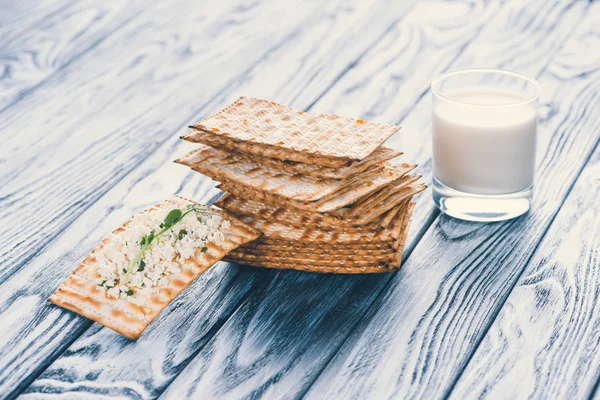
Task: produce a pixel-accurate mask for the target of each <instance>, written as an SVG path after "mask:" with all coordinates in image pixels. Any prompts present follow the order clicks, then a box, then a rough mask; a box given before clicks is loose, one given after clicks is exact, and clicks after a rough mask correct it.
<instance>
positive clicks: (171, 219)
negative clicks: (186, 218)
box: [163, 208, 183, 228]
mask: <svg viewBox="0 0 600 400" xmlns="http://www.w3.org/2000/svg"><path fill="white" fill-rule="evenodd" d="M182 214H183V213H182V212H181V210H180V209H179V208H174V209H173V210H171V211H170V212H169V213H168V214H167V216H166V217H165V222H163V223H164V224H165V228H170V227H172V226H173V225H175V224H176V223H177V221H179V219H180V218H181V215H182Z"/></svg>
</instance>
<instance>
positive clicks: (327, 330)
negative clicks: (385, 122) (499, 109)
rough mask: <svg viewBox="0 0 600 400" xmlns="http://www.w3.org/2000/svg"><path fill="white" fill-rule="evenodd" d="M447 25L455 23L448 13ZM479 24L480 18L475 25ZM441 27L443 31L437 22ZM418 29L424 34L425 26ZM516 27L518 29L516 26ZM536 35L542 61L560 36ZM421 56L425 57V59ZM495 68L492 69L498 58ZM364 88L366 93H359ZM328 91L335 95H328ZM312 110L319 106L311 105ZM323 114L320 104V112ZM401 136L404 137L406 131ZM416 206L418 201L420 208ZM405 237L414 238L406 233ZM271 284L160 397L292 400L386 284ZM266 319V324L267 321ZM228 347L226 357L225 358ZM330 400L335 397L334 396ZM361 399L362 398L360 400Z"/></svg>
mask: <svg viewBox="0 0 600 400" xmlns="http://www.w3.org/2000/svg"><path fill="white" fill-rule="evenodd" d="M426 5H427V4H423V6H424V8H423V10H427V7H425V6H426ZM523 6H526V5H524V4H522V3H520V5H519V3H517V2H514V3H512V4H510V8H509V9H507V10H505V11H504V10H503V12H502V14H501V15H502V16H503V17H504V18H506V19H505V20H502V21H498V22H497V23H495V21H492V23H491V27H490V29H492V31H491V32H490V31H487V30H486V31H484V33H483V34H481V36H480V37H481V38H482V39H481V40H478V41H477V42H476V43H475V46H474V47H473V48H471V46H473V44H470V45H469V47H468V48H467V53H466V54H465V57H473V55H472V53H471V51H472V52H478V51H479V50H480V48H485V47H486V44H487V43H486V40H490V41H491V43H495V42H496V41H497V36H498V33H497V31H496V29H498V30H506V29H507V27H506V25H509V23H508V22H507V21H511V20H512V16H513V15H514V14H516V13H519V12H522V11H523V10H522V9H521V7H523ZM537 6H538V7H540V8H539V9H538V10H536V9H531V8H526V10H527V11H528V12H530V13H531V14H534V13H536V12H538V11H540V10H544V7H545V6H544V4H543V3H541V2H540V3H537ZM529 7H531V6H529ZM415 10H416V9H415ZM567 10H568V7H567ZM583 10H584V7H581V8H576V9H575V10H573V12H571V13H570V12H566V13H564V16H561V12H559V11H557V12H555V13H552V14H550V15H549V16H548V17H547V18H548V19H547V20H546V21H545V24H546V25H547V26H552V25H555V24H559V25H562V24H572V23H573V19H575V20H578V19H579V18H580V17H581V13H582V11H583ZM411 14H412V13H411ZM409 15H410V14H409ZM484 15H485V13H484ZM449 17H455V15H453V14H452V13H449ZM471 17H473V15H471ZM563 17H564V18H565V19H564V20H563V19H562V18H563ZM465 18H468V17H466V16H465ZM407 19H409V18H407ZM484 21H485V20H484V19H483V18H482V19H481V20H480V23H483V22H484ZM440 23H441V24H442V25H443V22H442V21H440ZM420 26H424V27H429V25H427V24H426V23H424V21H423V22H422V23H421V25H420ZM517 26H518V27H519V29H523V26H522V25H520V24H518V25H517ZM431 29H432V30H433V29H434V28H431ZM534 32H535V31H534ZM538 32H539V33H537V35H531V36H532V37H530V40H528V43H530V46H531V49H530V50H531V51H535V49H536V47H537V48H539V49H540V51H541V52H542V53H541V54H544V52H545V51H547V50H548V47H550V48H552V47H551V46H550V43H552V42H554V41H555V40H556V39H557V36H558V35H559V33H556V34H554V35H548V32H547V31H546V30H544V31H542V30H539V31H538ZM528 33H529V32H528ZM528 36H529V35H528ZM546 40H547V41H546ZM491 43H490V44H491ZM463 45H464V44H463ZM555 46H558V44H557V45H555ZM519 51H520V50H519ZM419 53H420V52H419ZM423 53H424V54H425V55H427V51H424V52H423ZM374 54H375V53H371V52H369V53H367V55H366V56H365V58H364V60H365V61H366V60H367V59H368V60H369V64H371V65H372V64H373V61H372V60H373V59H376V58H377V57H376V55H374ZM406 56H407V57H413V58H414V62H415V64H416V65H418V64H420V63H424V62H425V61H424V60H422V59H421V58H419V57H418V56H416V55H413V54H406ZM504 56H506V53H505V54H504ZM490 60H491V57H490ZM496 60H498V61H496ZM547 60H548V59H547V58H545V57H540V58H539V63H538V64H537V68H538V70H541V69H543V68H544V67H545V65H546V63H547ZM494 61H496V62H499V58H496V59H494ZM399 62H401V60H399ZM359 65H360V63H359ZM492 65H493V64H492ZM357 68H358V66H357ZM362 75H363V76H366V75H367V74H362ZM427 83H428V81H424V82H422V84H423V88H425V87H426V86H427ZM368 88H369V87H368V86H367V87H366V88H363V90H366V89H368ZM332 90H335V87H334V88H333V89H332ZM375 93H376V92H375ZM363 94H365V92H364V91H363ZM327 97H328V95H325V96H324V97H323V99H322V100H321V101H324V100H325V99H326V98H327ZM365 97H366V98H371V97H372V98H373V99H374V101H375V100H376V99H377V96H376V95H373V96H369V94H368V92H367V93H366V95H365ZM318 106H319V103H317V104H316V105H315V107H318ZM328 106H329V105H328V104H327V105H325V107H324V108H327V107H328ZM355 112H356V111H355ZM404 133H405V134H406V131H404ZM412 137H414V136H411V138H412ZM408 140H410V139H408ZM415 140H416V139H415ZM425 201H426V200H425ZM422 203H423V201H421V202H420V204H419V205H421V204H422ZM416 231H417V232H418V230H416ZM412 235H418V234H417V233H415V231H413V233H412ZM414 237H415V236H413V245H414ZM274 276H275V282H276V284H273V285H272V290H270V291H269V292H268V293H267V294H266V295H264V294H262V293H252V294H251V296H250V298H248V300H246V301H245V302H244V304H243V305H242V306H241V307H240V309H239V310H238V311H237V312H236V313H235V314H234V315H233V316H232V317H231V318H230V320H228V321H227V323H226V324H225V325H224V327H223V328H222V329H221V330H220V331H219V332H218V333H217V334H216V335H215V338H214V339H213V340H211V341H210V342H209V343H208V345H207V346H206V347H205V348H204V349H202V351H201V352H200V353H199V355H198V357H197V358H196V359H194V360H193V361H192V362H191V363H190V365H189V366H188V367H187V368H186V370H184V371H183V372H182V373H181V374H180V376H179V377H178V378H177V379H176V380H175V381H174V383H173V384H172V385H171V386H170V387H169V389H168V390H167V391H166V392H165V394H164V397H166V398H178V397H182V396H194V395H200V394H201V393H202V394H207V395H208V394H210V396H213V397H219V396H225V397H227V396H231V397H234V398H236V397H244V396H250V397H260V396H264V397H267V398H279V397H295V396H298V395H299V394H301V393H303V391H305V390H306V389H307V388H308V386H310V384H311V382H312V381H313V380H314V379H315V378H316V376H317V375H318V373H319V371H320V369H321V368H323V366H324V365H325V364H326V363H327V362H328V361H329V359H330V358H331V357H332V356H333V355H334V354H335V351H336V350H337V348H338V347H339V346H340V345H341V344H342V342H343V341H344V339H345V337H347V335H348V334H349V332H350V331H351V330H352V328H353V327H354V326H355V325H356V323H357V322H358V321H359V320H360V318H361V317H362V316H363V315H364V313H365V312H367V310H368V308H369V305H370V304H371V302H372V301H373V299H374V297H375V294H376V293H377V291H378V290H380V289H381V288H382V287H383V286H384V285H385V283H386V282H388V281H389V279H390V276H377V277H357V278H356V279H354V278H353V279H339V277H327V276H306V275H303V274H299V275H295V274H289V273H285V274H279V275H274ZM283 299H284V300H283ZM309 302H310V304H315V309H314V310H313V311H312V312H309V311H305V312H297V313H294V318H295V321H293V322H292V321H290V322H289V323H284V324H283V325H282V326H281V328H278V329H276V328H275V326H277V324H278V323H279V320H280V318H281V316H285V315H287V314H288V313H289V312H290V311H289V310H294V309H298V310H307V309H308V307H307V305H306V303H309ZM317 304H318V306H316V305H317ZM271 315H272V317H269V316H271ZM228 346H229V349H230V351H227V350H226V348H227V347H228ZM247 354H252V357H245V356H246V355H247ZM224 377H227V378H224ZM329 395H330V396H334V392H331V393H329ZM367 396H368V395H366V394H363V397H367ZM348 397H351V394H348Z"/></svg>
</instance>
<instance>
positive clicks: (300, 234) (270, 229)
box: [234, 211, 404, 244]
mask: <svg viewBox="0 0 600 400" xmlns="http://www.w3.org/2000/svg"><path fill="white" fill-rule="evenodd" d="M401 213H402V214H404V211H401ZM234 215H236V216H237V217H238V218H239V219H240V221H242V222H244V223H245V224H248V225H249V226H251V227H253V228H254V229H256V230H258V231H260V232H262V233H263V235H264V237H265V238H268V239H276V240H287V241H297V242H307V243H337V244H340V243H346V244H350V243H377V242H390V241H395V240H397V239H398V238H399V236H400V235H399V234H400V232H399V231H398V229H399V226H398V223H394V224H393V225H392V226H391V227H390V228H388V229H384V230H376V231H375V230H366V231H362V232H335V231H324V230H320V229H318V228H312V227H309V226H306V227H301V228H300V227H296V226H289V225H285V224H282V223H279V222H273V221H265V220H261V219H257V218H255V217H252V216H247V215H237V214H234Z"/></svg>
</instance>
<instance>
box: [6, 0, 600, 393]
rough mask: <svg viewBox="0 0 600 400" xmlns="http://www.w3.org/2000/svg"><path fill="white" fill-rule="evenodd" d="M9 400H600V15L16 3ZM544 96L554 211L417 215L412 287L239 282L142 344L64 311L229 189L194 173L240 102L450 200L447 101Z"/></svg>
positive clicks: (492, 2)
mask: <svg viewBox="0 0 600 400" xmlns="http://www.w3.org/2000/svg"><path fill="white" fill-rule="evenodd" d="M0 17H1V18H0V32H1V33H0V38H1V40H0V60H1V62H2V69H1V71H2V73H1V74H0V88H1V90H0V110H1V111H0V138H1V145H0V221H1V226H2V229H1V230H0V397H7V398H13V397H17V396H23V397H24V398H55V397H56V398H61V399H62V398H76V399H96V398H103V399H104V398H109V397H110V398H112V397H115V398H116V397H118V398H153V397H158V396H162V397H164V398H169V399H181V398H184V397H189V398H198V399H204V398H219V399H224V398H234V399H237V398H266V399H276V398H299V397H306V398H309V399H323V398H373V399H380V398H390V397H391V398H416V399H436V398H442V397H450V398H455V399H465V398H478V397H488V398H510V399H513V398H525V397H528V396H531V397H533V398H539V399H553V398H565V399H580V398H588V397H596V398H600V394H598V392H597V386H598V382H599V378H600V306H599V305H598V301H599V297H600V200H599V199H600V148H599V146H598V142H599V138H600V4H599V3H598V2H588V1H581V0H574V1H568V0H532V1H523V0H487V1H485V0H459V1H441V0H420V1H416V0H404V1H393V0H389V1H377V2H375V1H371V0H352V1H348V0H331V1H328V2H322V1H318V0H308V1H300V0H288V1H279V0H264V1H240V0H218V1H217V0H205V1H204V2H202V3H200V2H191V1H188V0H172V1H166V0H164V1H136V0H131V1H116V0H115V1H103V0H83V1H74V0H36V1H31V2H19V1H12V2H10V1H8V2H6V1H5V2H3V3H2V5H1V6H0ZM465 67H498V68H505V69H511V70H516V71H520V72H522V73H525V74H528V75H532V76H535V77H537V78H538V79H539V81H540V83H541V85H542V88H543V93H542V96H541V104H540V114H541V115H540V129H539V141H538V160H537V165H538V169H537V180H536V188H535V191H536V193H535V204H534V206H533V210H532V211H531V212H530V213H529V214H527V215H526V216H523V217H521V218H518V219H516V220H512V221H508V222H504V223H494V224H487V225H483V224H475V223H465V222H460V221H456V220H453V219H451V218H448V217H445V216H442V215H440V214H439V212H438V211H437V210H436V209H435V208H434V207H433V203H432V201H431V193H430V192H429V191H427V192H425V193H424V194H422V195H420V196H419V197H418V206H417V208H416V212H415V215H414V219H413V224H412V229H411V232H410V236H409V241H408V246H407V250H406V253H405V256H404V265H403V267H402V269H401V270H400V272H398V273H393V274H383V275H364V276H334V275H318V274H310V273H302V272H295V271H274V270H268V269H259V268H250V267H245V266H237V265H230V264H226V263H219V264H218V265H216V266H215V267H213V268H212V269H210V270H209V271H208V272H206V273H205V274H203V275H202V276H201V277H200V278H199V279H198V280H197V281H196V282H195V283H194V284H193V285H192V286H191V287H189V288H188V289H187V290H186V291H185V292H184V293H183V294H182V295H181V296H180V297H179V298H177V299H176V300H175V301H174V302H173V303H172V304H171V305H170V306H169V307H168V308H167V309H165V311H164V312H163V313H162V314H161V315H160V316H159V318H158V319H157V320H156V321H155V322H154V323H153V324H152V325H151V326H150V327H149V329H148V330H147V331H146V332H145V333H144V334H143V335H142V337H141V338H140V339H139V340H138V341H137V342H132V341H129V340H127V339H125V338H123V337H121V336H119V335H118V334H116V333H114V332H113V331H111V330H109V329H106V328H103V327H102V326H100V325H98V324H95V323H91V321H89V320H88V319H86V318H83V317H80V316H78V315H77V314H74V313H72V312H68V311H65V310H63V309H60V308H58V307H56V306H53V305H51V304H49V303H47V299H48V297H49V295H50V294H51V293H52V292H53V291H54V290H55V289H56V287H57V286H58V285H59V284H60V282H62V281H63V280H64V279H65V277H67V276H68V275H69V274H70V273H71V271H72V270H73V269H74V268H75V267H76V265H77V264H78V262H79V261H80V260H81V259H82V258H83V257H84V256H85V255H86V254H87V253H88V252H89V251H90V250H91V249H92V248H93V247H94V246H95V245H96V244H97V243H98V242H99V241H100V240H101V238H102V237H104V236H105V235H106V234H107V233H108V232H109V231H110V230H111V229H112V228H114V227H116V226H118V225H119V224H120V223H121V222H122V221H123V220H125V219H127V218H128V217H129V216H130V215H131V214H133V213H135V212H137V211H139V210H141V209H143V208H144V207H147V206H148V205H150V204H153V203H156V202H158V201H160V200H162V199H164V198H167V197H169V196H170V195H172V194H174V193H179V194H181V195H184V196H187V197H190V198H193V199H195V200H198V201H204V202H208V201H210V200H211V199H214V197H215V196H216V195H217V194H218V193H219V192H218V190H217V189H215V188H214V186H215V183H214V182H212V181H210V180H208V179H206V178H203V177H202V176H201V175H200V174H197V173H193V172H189V169H187V168H184V167H182V166H178V165H175V164H173V163H172V160H173V159H175V158H176V157H177V156H179V155H181V154H183V153H184V152H185V151H186V150H188V149H189V148H190V147H189V145H188V144H186V143H183V142H182V141H181V140H179V139H178V136H179V135H180V134H182V133H184V132H185V126H186V125H188V124H189V123H191V122H193V121H195V120H198V119H200V118H201V117H203V116H206V115H208V114H210V113H212V112H214V111H216V110H218V109H219V108H221V107H223V106H224V105H226V104H228V103H229V102H231V101H232V100H234V99H236V98H237V97H239V96H241V95H248V96H256V97H262V98H268V99H272V100H275V101H278V102H281V103H284V104H289V105H291V106H293V107H295V108H298V109H304V110H309V109H310V110H315V111H320V112H336V113H338V114H341V115H348V116H356V117H361V118H366V119H373V120H376V121H381V122H387V123H397V124H400V125H402V127H403V129H402V130H401V132H400V134H399V135H398V136H397V137H395V138H394V139H393V143H392V145H393V146H395V147H397V148H399V149H401V150H402V151H404V153H405V156H404V160H406V161H409V162H416V163H418V164H420V167H419V171H420V172H419V173H420V174H423V176H424V180H425V181H426V182H430V181H431V158H430V157H431V151H430V123H431V119H430V112H431V99H430V93H429V89H428V87H429V83H430V81H431V79H432V78H433V77H434V76H435V75H437V74H439V73H441V72H443V71H447V70H452V69H458V68H465Z"/></svg>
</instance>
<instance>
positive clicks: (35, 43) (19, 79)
mask: <svg viewBox="0 0 600 400" xmlns="http://www.w3.org/2000/svg"><path fill="white" fill-rule="evenodd" d="M56 3H58V2H56ZM151 9H152V4H148V3H147V2H144V1H142V0H135V1H127V0H115V1H108V2H107V1H98V0H83V1H76V2H70V3H68V4H65V5H64V6H62V7H60V8H58V9H56V10H53V12H48V10H43V9H42V10H35V9H34V10H32V11H31V14H32V15H27V14H26V15H25V16H24V18H26V20H25V21H24V20H23V18H21V19H20V23H19V25H20V26H21V27H23V25H25V28H26V29H13V30H9V32H6V33H5V34H4V35H3V36H2V38H3V39H2V44H1V46H0V70H2V71H3V73H2V74H1V75H0V110H4V109H6V107H8V106H10V105H11V104H12V103H13V102H15V101H18V100H21V99H22V98H23V97H24V96H25V95H26V93H27V92H28V91H29V90H31V89H32V88H34V87H35V86H36V85H39V84H40V83H41V82H42V81H44V80H45V79H46V78H48V77H49V76H50V75H52V74H53V73H54V72H55V71H57V70H59V69H60V68H62V67H64V66H65V65H66V64H68V63H69V62H71V61H72V60H74V59H76V58H77V57H79V56H80V55H81V54H83V53H85V52H86V51H89V50H90V49H93V48H94V47H95V46H97V45H98V44H99V43H100V42H101V41H102V40H103V39H105V38H106V36H108V35H109V34H112V33H113V32H115V30H117V29H119V28H120V27H121V25H123V24H125V23H127V21H128V20H129V19H131V18H134V17H136V16H138V14H140V12H142V11H144V12H151ZM41 12H44V15H43V16H41V15H40V13H41ZM7 112H8V113H10V111H7ZM0 115H2V114H0ZM5 115H6V114H5ZM7 134H8V132H5V131H3V132H2V133H1V134H0V135H7ZM0 165H2V164H0Z"/></svg>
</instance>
